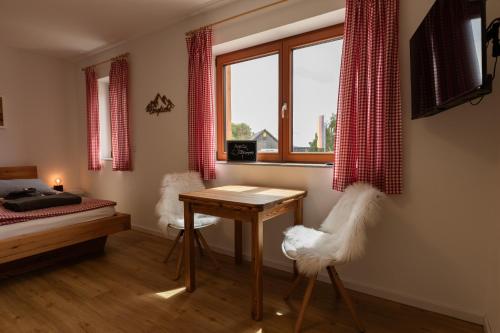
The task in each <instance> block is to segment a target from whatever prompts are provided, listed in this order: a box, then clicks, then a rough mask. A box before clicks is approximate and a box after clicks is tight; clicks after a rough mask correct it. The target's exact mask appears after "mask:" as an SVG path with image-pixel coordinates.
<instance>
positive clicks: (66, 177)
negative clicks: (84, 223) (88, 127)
mask: <svg viewBox="0 0 500 333" xmlns="http://www.w3.org/2000/svg"><path fill="white" fill-rule="evenodd" d="M68 70H69V67H68V65H67V64H65V63H64V62H62V61H59V60H55V59H51V58H47V57H44V56H39V55H35V54H30V53H26V52H24V51H19V50H15V49H11V48H6V47H0V73H1V74H0V96H2V97H3V109H4V116H5V125H6V128H4V129H0V166H19V165H37V166H38V171H39V176H40V177H41V178H43V179H44V180H45V181H46V182H48V183H49V184H51V185H52V184H53V181H54V179H55V178H56V177H61V178H62V179H63V182H64V185H66V186H67V187H78V186H79V175H78V169H79V165H78V163H76V161H74V153H73V150H72V148H73V147H74V142H73V141H72V133H73V132H72V130H74V129H75V123H74V121H72V120H71V119H72V118H73V114H72V113H71V112H69V108H68V103H69V102H70V99H69V98H70V96H71V95H70V91H69V89H67V87H68V85H69V84H71V83H72V81H71V80H70V77H69V76H68ZM73 103H74V99H73Z"/></svg>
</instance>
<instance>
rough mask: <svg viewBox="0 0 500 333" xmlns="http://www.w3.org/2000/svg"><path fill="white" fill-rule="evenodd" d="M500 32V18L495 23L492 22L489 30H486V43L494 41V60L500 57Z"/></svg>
mask: <svg viewBox="0 0 500 333" xmlns="http://www.w3.org/2000/svg"><path fill="white" fill-rule="evenodd" d="M499 32H500V17H498V18H496V19H494V20H493V22H491V23H490V25H489V26H488V28H487V29H486V43H489V42H490V41H492V44H493V51H492V55H493V58H496V57H498V56H500V36H499Z"/></svg>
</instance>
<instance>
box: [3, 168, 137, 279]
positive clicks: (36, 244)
mask: <svg viewBox="0 0 500 333" xmlns="http://www.w3.org/2000/svg"><path fill="white" fill-rule="evenodd" d="M37 177H38V172H37V168H36V166H21V167H0V179H30V178H37ZM1 228H2V227H1V226H0V233H1V232H2V229H1ZM129 229H130V215H128V214H123V213H115V215H113V216H110V217H105V218H101V219H97V220H93V221H88V222H82V223H77V224H72V225H68V226H62V227H57V228H54V229H50V230H44V231H39V232H34V233H29V234H25V235H19V236H14V237H10V238H7V239H3V240H0V277H8V276H12V275H16V274H20V273H24V272H27V271H31V270H34V269H38V268H41V267H45V266H48V265H51V264H54V263H57V262H61V261H67V260H69V259H76V258H78V257H82V256H86V255H91V254H97V253H102V252H103V251H104V246H105V245H106V240H107V236H108V235H111V234H114V233H117V232H120V231H124V230H129Z"/></svg>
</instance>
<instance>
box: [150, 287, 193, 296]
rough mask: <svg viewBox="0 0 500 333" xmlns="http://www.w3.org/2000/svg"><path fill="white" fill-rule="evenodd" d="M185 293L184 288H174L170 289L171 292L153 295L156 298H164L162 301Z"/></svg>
mask: <svg viewBox="0 0 500 333" xmlns="http://www.w3.org/2000/svg"><path fill="white" fill-rule="evenodd" d="M185 291H186V287H182V288H176V289H172V290H167V291H162V292H159V293H156V294H155V295H156V296H158V297H161V298H164V299H169V298H171V297H173V296H175V295H178V294H181V293H183V292H185Z"/></svg>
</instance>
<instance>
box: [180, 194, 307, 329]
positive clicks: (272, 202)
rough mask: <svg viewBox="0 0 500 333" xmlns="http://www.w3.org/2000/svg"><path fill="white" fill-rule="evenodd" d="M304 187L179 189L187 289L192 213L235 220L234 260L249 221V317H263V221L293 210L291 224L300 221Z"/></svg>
mask: <svg viewBox="0 0 500 333" xmlns="http://www.w3.org/2000/svg"><path fill="white" fill-rule="evenodd" d="M306 195H307V192H306V191H299V190H287V189H276V188H267V187H256V186H236V185H231V186H222V187H216V188H211V189H206V190H201V191H196V192H190V193H182V194H180V195H179V200H181V201H183V202H184V226H185V230H184V246H185V260H184V265H185V270H184V274H185V285H186V290H187V291H188V292H193V291H194V290H195V289H196V280H195V265H194V254H195V252H194V233H193V231H194V230H193V227H194V226H193V215H194V213H202V214H207V215H212V216H220V217H224V218H228V219H231V220H233V221H234V252H235V262H236V263H241V260H242V223H243V222H248V223H251V224H252V318H253V319H255V320H262V311H263V306H262V296H263V288H262V282H263V279H262V248H263V222H264V221H267V220H269V219H272V218H273V217H276V216H279V215H282V214H285V213H287V212H289V211H293V212H294V224H295V225H296V224H302V206H303V199H304V197H305V196H306Z"/></svg>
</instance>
